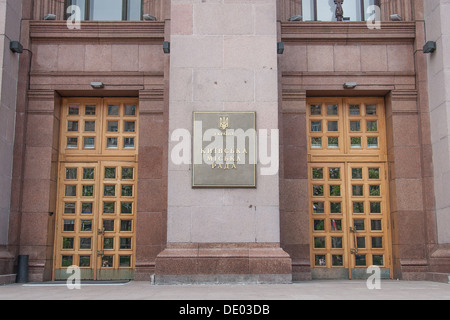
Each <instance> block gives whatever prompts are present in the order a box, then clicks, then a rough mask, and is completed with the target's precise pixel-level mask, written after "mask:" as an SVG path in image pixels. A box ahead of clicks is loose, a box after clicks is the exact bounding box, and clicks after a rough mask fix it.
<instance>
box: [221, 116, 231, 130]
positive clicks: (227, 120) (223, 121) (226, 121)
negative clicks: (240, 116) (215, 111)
mask: <svg viewBox="0 0 450 320" xmlns="http://www.w3.org/2000/svg"><path fill="white" fill-rule="evenodd" d="M229 126H230V118H229V117H220V118H219V128H220V129H222V130H226V129H228V127H229Z"/></svg>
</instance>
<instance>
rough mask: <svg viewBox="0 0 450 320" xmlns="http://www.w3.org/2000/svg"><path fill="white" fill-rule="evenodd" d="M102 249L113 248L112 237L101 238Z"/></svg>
mask: <svg viewBox="0 0 450 320" xmlns="http://www.w3.org/2000/svg"><path fill="white" fill-rule="evenodd" d="M103 249H105V250H113V249H114V238H104V239H103Z"/></svg>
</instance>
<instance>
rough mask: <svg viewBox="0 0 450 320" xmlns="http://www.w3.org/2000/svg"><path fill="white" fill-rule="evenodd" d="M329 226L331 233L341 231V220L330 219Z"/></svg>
mask: <svg viewBox="0 0 450 320" xmlns="http://www.w3.org/2000/svg"><path fill="white" fill-rule="evenodd" d="M330 226H331V231H342V220H340V219H331V220H330Z"/></svg>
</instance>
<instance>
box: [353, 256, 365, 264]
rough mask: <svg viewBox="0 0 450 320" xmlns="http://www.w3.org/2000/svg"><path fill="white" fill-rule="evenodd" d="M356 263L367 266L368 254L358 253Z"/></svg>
mask: <svg viewBox="0 0 450 320" xmlns="http://www.w3.org/2000/svg"><path fill="white" fill-rule="evenodd" d="M355 265H356V266H365V265H366V255H365V254H356V255H355Z"/></svg>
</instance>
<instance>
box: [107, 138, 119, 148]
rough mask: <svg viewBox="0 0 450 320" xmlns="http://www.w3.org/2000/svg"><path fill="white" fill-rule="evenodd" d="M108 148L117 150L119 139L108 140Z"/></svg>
mask: <svg viewBox="0 0 450 320" xmlns="http://www.w3.org/2000/svg"><path fill="white" fill-rule="evenodd" d="M106 146H107V148H108V149H117V138H108V139H107V140H106Z"/></svg>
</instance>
